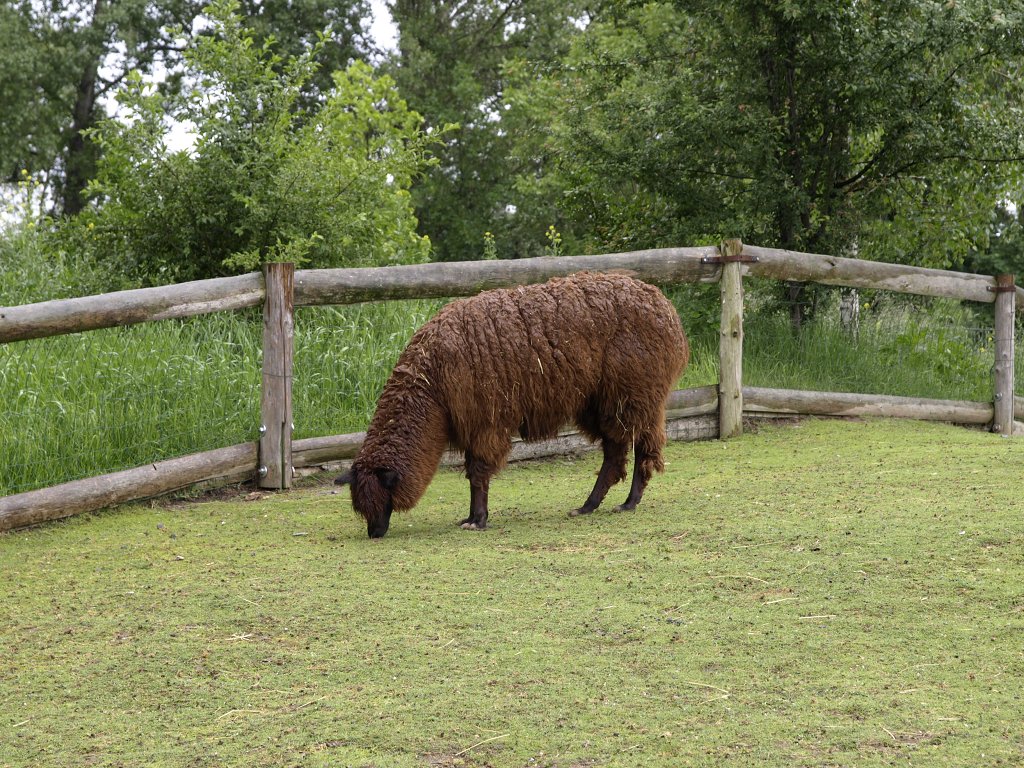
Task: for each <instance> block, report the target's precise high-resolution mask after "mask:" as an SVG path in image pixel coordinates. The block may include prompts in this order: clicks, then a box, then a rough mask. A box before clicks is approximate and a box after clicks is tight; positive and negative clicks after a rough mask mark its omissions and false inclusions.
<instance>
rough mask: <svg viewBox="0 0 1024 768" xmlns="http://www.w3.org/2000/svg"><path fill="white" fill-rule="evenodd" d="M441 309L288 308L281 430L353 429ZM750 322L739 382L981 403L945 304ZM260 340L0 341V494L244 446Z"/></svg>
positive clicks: (690, 378)
mask: <svg viewBox="0 0 1024 768" xmlns="http://www.w3.org/2000/svg"><path fill="white" fill-rule="evenodd" d="M0 272H2V270H0ZM26 295H27V294H26ZM7 298H8V297H7V296H2V297H0V304H4V303H17V302H9V301H7ZM32 298H38V292H37V293H36V295H34V296H32ZM442 304H443V302H441V301H408V302H388V303H384V304H367V305H357V306H352V307H320V308H302V309H300V310H299V311H298V313H297V317H296V329H295V371H294V376H295V378H294V386H293V395H294V407H293V412H294V421H295V427H296V430H295V436H296V437H297V438H302V437H312V436H318V435H327V434H338V433H344V432H352V431H358V430H361V429H364V428H365V427H366V424H367V422H368V420H369V418H370V415H371V414H372V412H373V408H374V405H375V403H376V400H377V397H378V395H379V393H380V391H381V388H382V387H383V385H384V382H385V380H386V378H387V376H388V374H389V372H390V370H391V368H392V366H393V364H394V362H395V360H396V359H397V357H398V355H399V353H400V351H401V350H402V349H403V348H404V346H405V344H406V343H407V342H408V339H409V337H410V336H411V335H412V333H413V331H414V330H415V329H416V328H417V327H419V326H420V325H422V324H423V323H424V322H425V321H426V320H427V319H428V318H429V317H430V316H431V315H433V313H434V312H436V311H437V309H438V308H439V307H440V306H442ZM682 309H683V311H685V308H682ZM748 314H749V316H748V320H747V323H746V340H745V355H744V382H745V383H746V384H749V385H754V386H766V387H784V388H797V389H817V390H828V391H850V392H868V393H886V394H899V395H908V396H920V397H939V398H953V399H972V400H988V399H990V398H991V366H992V349H991V331H990V330H988V329H985V328H980V329H978V328H974V329H973V330H972V328H971V325H972V324H974V325H976V324H977V321H976V320H975V319H974V318H973V316H970V315H968V314H967V313H966V312H961V311H960V310H959V309H957V307H956V305H948V306H946V305H938V304H931V305H921V304H914V303H913V302H911V303H906V302H904V303H893V304H891V305H887V306H884V307H882V308H881V309H878V308H876V307H871V308H868V309H866V310H865V311H864V312H863V313H862V316H861V323H860V329H859V332H858V333H857V334H856V335H854V334H850V333H848V332H846V331H844V330H843V329H842V328H841V327H840V326H839V323H838V320H834V319H832V318H833V315H834V313H829V312H822V313H820V315H819V318H818V319H817V320H816V321H815V322H813V323H811V324H809V325H808V326H806V327H805V328H804V329H803V330H802V331H801V332H800V333H794V332H793V331H792V329H791V328H790V326H789V324H788V321H787V320H786V319H785V318H783V317H780V316H776V315H773V314H771V313H770V312H758V311H756V309H755V310H754V311H750V312H749V313H748ZM261 335H262V330H261V323H260V315H259V312H258V311H248V312H240V313H230V314H220V315H215V316H209V317H202V318H194V319H191V320H187V321H165V322H160V323H152V324H145V325H140V326H132V327H128V328H114V329H107V330H103V331H94V332H91V333H85V334H76V335H72V336H65V337H58V338H53V339H40V340H35V341H29V342H18V343H13V344H6V345H0V434H2V435H3V439H2V440H0V495H6V494H10V493H16V492H20V491H25V490H31V489H33V488H39V487H44V486H47V485H53V484H55V483H59V482H63V481H67V480H71V479H75V478H80V477H88V476H91V475H95V474H100V473H104V472H111V471H116V470H118V469H123V468H128V467H134V466H142V465H145V464H147V463H150V462H154V461H158V460H160V459H164V458H170V457H173V456H179V455H184V454H188V453H192V452H196V451H202V450H208V449H212V448H217V447H221V446H226V445H231V444H234V443H239V442H245V441H248V440H254V439H256V438H257V435H258V427H259V419H260V415H259V399H260V397H259V388H260V365H261ZM717 343H718V342H717V334H711V333H708V332H707V330H706V329H705V330H704V332H700V331H698V334H697V336H696V337H694V338H692V339H691V345H692V361H691V365H690V368H689V369H688V370H687V372H686V373H685V374H684V375H683V377H682V378H681V380H680V382H679V386H681V387H690V386H701V385H707V384H713V383H715V382H716V381H717V378H718V352H717ZM1021 358H1024V355H1020V356H1018V359H1021ZM1018 376H1024V366H1020V370H1019V371H1018Z"/></svg>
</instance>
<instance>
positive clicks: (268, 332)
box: [0, 240, 1024, 530]
mask: <svg viewBox="0 0 1024 768" xmlns="http://www.w3.org/2000/svg"><path fill="white" fill-rule="evenodd" d="M580 270H591V271H599V272H611V271H615V272H624V273H628V274H631V275H634V276H636V277H638V278H640V279H642V280H646V281H648V282H651V283H655V284H659V285H668V284H672V283H680V282H703V283H715V282H717V283H719V285H720V289H721V297H722V315H721V333H720V346H719V355H720V359H719V363H720V376H719V384H718V386H710V387H700V388H696V389H690V390H681V391H678V392H674V393H673V394H672V396H671V399H670V402H669V418H670V423H669V425H668V426H669V433H670V436H671V437H680V436H689V437H715V436H718V437H721V438H728V437H732V436H735V435H738V434H740V433H741V432H742V429H743V416H744V414H748V415H784V414H793V415H828V416H870V415H876V416H893V417H901V418H912V419H925V420H936V421H949V422H955V423H962V424H975V425H988V426H990V427H991V429H992V430H993V431H995V432H999V433H1002V434H1004V435H1011V434H1013V433H1014V431H1015V428H1016V430H1017V431H1024V424H1021V423H1019V422H1016V421H1015V419H1022V418H1024V399H1022V398H1015V397H1014V394H1013V392H1014V389H1013V387H1014V381H1013V371H1014V367H1013V359H1014V345H1013V339H1014V316H1015V312H1016V311H1017V306H1018V302H1017V299H1018V298H1020V297H1021V296H1022V289H1021V288H1018V287H1016V286H1015V285H1014V280H1013V277H1012V276H1008V275H1004V276H1000V277H998V278H992V277H986V276H982V275H971V274H964V273H958V272H948V271H944V270H935V269H924V268H920V267H908V266H902V265H898V264H883V263H878V262H871V261H864V260H861V259H844V258H838V257H835V256H823V255H818V254H808V253H798V252H794V251H784V250H777V249H771V248H758V247H754V246H750V245H744V244H743V243H741V242H740V241H738V240H729V241H726V242H725V243H723V244H722V246H721V247H720V248H714V247H706V248H667V249H657V250H649V251H638V252H633V253H619V254H607V255H602V256H571V257H560V258H547V257H542V258H536V259H521V260H516V261H477V262H462V263H438V264H418V265H411V266H399V267H380V268H366V269H319V270H299V271H296V270H295V269H294V267H293V265H290V264H269V265H267V266H266V267H265V268H264V270H263V272H262V274H260V273H253V274H249V275H242V276H239V277H229V278H220V279H216V280H203V281H197V282H192V283H183V284H179V285H171V286H165V287H159V288H144V289H139V290H132V291H120V292H117V293H110V294H104V295H101V296H88V297H84V298H79V299H65V300H60V301H48V302H42V303H38V304H28V305H23V306H16V307H2V308H0V343H10V342H16V341H21V340H25V339H33V338H42V337H46V336H54V335H60V334H67V333H77V332H81V331H87V330H94V329H97V328H107V327H113V326H120V325H130V324H134V323H143V322H151V321H155V320H165V319H171V318H185V317H191V316H195V315H201V314H208V313H211V312H220V311H225V310H233V309H241V308H245V307H253V306H258V305H262V306H263V318H264V333H263V344H264V347H263V386H262V397H261V418H262V423H261V425H260V439H259V441H254V442H251V443H243V444H240V445H235V446H231V447H227V448H221V449H217V450H213V451H205V452H203V453H197V454H192V455H190V456H183V457H179V458H175V459H168V460H166V461H159V462H156V463H154V464H147V465H146V466H144V467H138V468H135V469H129V470H125V471H122V472H115V473H112V474H107V475H102V476H99V477H93V478H87V479H84V480H75V481H72V482H69V483H63V484H61V485H58V486H53V487H50V488H44V489H41V490H36V491H28V492H26V493H19V494H13V495H10V496H6V497H2V498H0V530H7V529H12V528H17V527H20V526H25V525H32V524H36V523H40V522H44V521H47V520H54V519H57V518H62V517H67V516H69V515H73V514H76V513H79V512H85V511H90V510H95V509H101V508H103V507H108V506H113V505H116V504H121V503H125V502H128V501H133V500H137V499H141V498H148V497H151V496H156V495H160V494H163V493H167V492H170V491H173V490H177V489H179V488H183V487H187V486H189V485H193V484H196V483H200V482H205V481H211V480H222V481H237V480H243V479H248V478H253V477H256V478H257V480H258V483H259V485H260V487H263V488H288V487H290V485H291V481H292V478H293V476H294V474H295V472H296V470H299V469H301V468H304V467H314V466H319V465H323V464H325V463H329V462H334V461H340V460H344V459H349V458H352V457H353V456H355V454H356V452H357V450H358V448H359V445H360V444H361V442H362V438H363V434H362V433H359V434H351V435H337V436H330V437H317V438H310V439H304V440H293V439H292V428H293V425H292V414H291V384H292V339H293V319H294V312H295V309H296V308H297V307H303V306H314V305H323V304H350V303H357V302H366V301H384V300H390V299H410V298H440V297H453V296H467V295H473V294H476V293H478V292H480V291H482V290H487V289H491V288H499V287H509V286H514V285H522V284H526V283H537V282H543V281H545V280H547V279H549V278H551V277H555V276H558V275H567V274H571V273H573V272H577V271H580ZM745 275H751V276H757V277H767V278H774V279H777V280H788V281H800V282H818V283H823V284H826V285H835V286H847V287H852V288H863V289H881V290H888V291H896V292H900V293H910V294H918V295H924V296H935V297H948V298H953V299H961V300H970V301H977V302H994V303H995V310H996V313H995V317H996V330H995V359H994V368H993V370H994V374H995V375H994V391H993V399H992V401H991V402H966V401H957V400H926V399H921V398H905V397H892V396H881V395H862V394H851V393H829V392H805V391H794V390H778V389H764V388H757V387H744V386H743V277H744V276H745ZM1021 306H1024V303H1022V304H1021ZM580 442H582V438H580V437H578V436H575V435H573V434H571V433H566V434H564V435H563V436H562V437H560V438H558V439H557V440H556V441H554V445H553V446H552V445H550V444H549V445H548V446H546V447H545V448H541V449H537V448H536V447H533V448H531V447H530V446H526V445H520V446H517V448H516V449H515V452H514V457H516V456H519V457H523V456H531V455H541V454H542V453H543V452H549V453H550V452H557V451H558V450H560V449H563V448H572V447H575V445H577V444H579V443H580ZM0 469H2V468H0Z"/></svg>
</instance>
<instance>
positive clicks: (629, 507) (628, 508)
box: [615, 504, 636, 512]
mask: <svg viewBox="0 0 1024 768" xmlns="http://www.w3.org/2000/svg"><path fill="white" fill-rule="evenodd" d="M634 509H636V504H619V505H618V506H617V507H615V511H616V512H632V511H633V510H634Z"/></svg>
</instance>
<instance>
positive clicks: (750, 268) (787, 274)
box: [0, 244, 1024, 343]
mask: <svg viewBox="0 0 1024 768" xmlns="http://www.w3.org/2000/svg"><path fill="white" fill-rule="evenodd" d="M717 254H718V250H717V249H716V248H713V247H699V248H659V249H653V250H646V251H634V252H629V253H611V254H602V255H592V256H560V257H557V258H552V257H546V256H542V257H538V258H532V259H513V260H504V261H466V262H436V263H431V264H410V265H404V266H395V267H369V268H359V269H305V270H298V271H297V272H296V273H295V304H296V306H313V305H320V304H354V303H359V302H366V301H383V300H389V299H416V298H448V297H453V296H469V295H473V294H476V293H479V292H480V291H483V290H489V289H492V288H502V287H511V286H515V285H523V284H527V283H538V282H543V281H545V280H548V279H550V278H551V277H555V276H560V275H568V274H572V273H573V272H579V271H582V270H590V271H597V272H622V273H626V274H631V275H634V276H636V277H638V278H640V279H643V280H646V281H648V282H651V283H655V284H659V285H668V284H672V283H679V282H704V283H713V282H717V281H718V279H719V278H720V277H721V272H722V266H721V263H719V261H718V259H717ZM741 257H742V258H745V259H756V261H751V262H749V263H746V264H744V270H745V272H746V274H749V275H751V276H756V277H768V278H774V279H778V280H791V281H814V282H820V283H824V284H826V285H839V286H848V287H855V288H865V289H878V290H889V291H897V292H901V293H917V294H921V295H925V296H939V297H948V298H955V299H965V300H970V301H979V302H986V303H989V302H992V301H994V299H995V293H994V292H993V291H992V290H991V289H993V288H994V287H995V279H994V278H992V277H987V276H984V275H971V274H966V273H961V272H948V271H944V270H937V269H925V268H922V267H908V266H904V265H901V264H885V263H881V262H873V261H865V260H863V259H846V258H840V257H837V256H826V255H821V254H813V253H799V252H797V251H785V250H779V249H774V248H760V247H758V246H753V245H746V244H744V245H743V250H742V254H741ZM1016 290H1017V294H1018V299H1019V300H1018V302H1017V308H1018V311H1020V310H1021V309H1022V308H1024V300H1020V299H1024V289H1022V288H1020V287H1018V288H1017V289H1016ZM265 296H266V291H265V288H264V281H263V276H262V274H260V273H258V272H253V273H250V274H247V275H238V276H235V277H222V278H215V279H212V280H198V281H194V282H190V283H180V284H177V285H167V286H160V287H155V288H139V289H135V290H130V291H116V292H114V293H106V294H100V295H97V296H85V297H82V298H75V299H58V300H54V301H44V302H40V303H36V304H24V305H20V306H12V307H0V343H5V342H12V341H23V340H26V339H33V338H42V337H46V336H56V335H60V334H66V333H79V332H82V331H91V330H97V329H100V328H111V327H115V326H121V325H133V324H136V323H144V322H150V321H155V320H170V319H180V318H186V317H192V316H195V315H202V314H207V313H211V312H220V311H226V310H235V309H244V308H247V307H255V306H259V305H260V304H262V303H263V301H264V298H265Z"/></svg>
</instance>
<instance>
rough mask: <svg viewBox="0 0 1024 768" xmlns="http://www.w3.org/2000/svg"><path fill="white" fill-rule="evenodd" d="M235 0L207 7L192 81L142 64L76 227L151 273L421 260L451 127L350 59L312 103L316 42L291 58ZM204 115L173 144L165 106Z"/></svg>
mask: <svg viewBox="0 0 1024 768" xmlns="http://www.w3.org/2000/svg"><path fill="white" fill-rule="evenodd" d="M236 10H237V3H236V2H234V0H218V1H217V2H215V3H214V4H213V5H211V6H209V7H208V8H207V9H206V13H207V15H208V16H209V17H210V18H211V20H212V22H213V28H212V30H210V31H209V32H207V33H205V34H202V35H199V36H197V37H196V38H194V40H193V41H192V42H190V43H189V46H188V49H187V51H186V56H185V59H186V67H187V72H186V78H187V81H189V82H191V83H193V87H192V88H185V89H183V90H182V92H181V94H180V95H173V96H168V97H165V96H163V95H161V94H160V93H158V92H156V91H155V90H154V89H152V88H151V87H149V86H147V85H146V84H145V83H144V82H143V80H142V78H141V76H140V75H138V74H137V73H136V74H133V75H132V76H131V77H129V79H128V80H127V82H126V84H125V86H124V88H123V89H122V90H121V91H120V92H119V93H118V95H117V101H118V103H119V104H120V106H121V107H122V109H123V110H124V112H125V113H126V115H127V116H128V119H126V120H120V119H116V118H111V119H108V120H105V121H103V122H102V123H101V124H100V125H99V127H98V128H97V129H96V130H95V131H94V132H93V138H94V139H95V141H96V142H97V143H98V144H99V145H100V147H101V148H102V150H103V157H102V159H101V161H100V164H99V168H98V174H97V178H96V179H95V180H94V181H93V182H92V183H91V184H90V186H89V189H88V190H87V193H88V194H89V196H90V198H91V202H92V204H91V205H90V206H89V207H88V208H87V209H86V210H85V211H84V212H83V213H82V214H81V215H79V216H78V217H76V218H75V219H73V220H71V221H69V222H67V223H66V224H65V225H64V226H63V227H62V228H61V229H62V239H63V240H64V242H65V243H66V244H67V247H68V248H69V249H74V248H78V249H83V250H85V251H88V252H90V253H93V254H96V255H97V258H99V259H101V260H104V261H106V262H108V263H111V264H112V266H114V267H115V268H116V269H117V270H118V271H120V272H122V273H126V274H129V275H132V276H133V277H135V278H136V279H137V280H138V282H141V283H155V282H169V281H176V280H188V279H198V278H204V277H213V276H218V275H224V274H230V273H233V272H239V271H247V270H251V269H254V268H256V267H258V265H259V264H260V263H262V262H265V261H276V260H290V261H296V262H306V263H308V264H310V265H313V266H320V267H323V266H363V265H370V264H388V263H398V262H415V261H422V260H424V259H426V258H427V256H428V254H429V248H430V244H429V242H428V241H427V240H426V239H425V238H422V237H420V236H418V235H417V234H416V220H415V218H414V216H413V214H412V208H411V206H410V203H409V192H408V189H409V186H410V184H411V183H412V180H413V179H414V178H415V176H416V175H417V174H418V173H420V172H421V171H422V170H423V169H424V168H425V167H426V166H427V165H428V164H429V162H430V160H429V149H430V146H431V144H432V143H434V142H436V141H437V140H438V138H437V136H436V135H435V136H430V135H427V134H425V133H423V132H422V131H421V130H420V126H421V123H422V119H421V118H420V116H419V115H418V114H417V113H415V112H413V111H412V110H410V109H409V108H408V107H407V105H406V103H405V102H404V101H403V100H402V99H401V98H400V97H399V96H398V94H397V92H396V90H395V87H394V83H393V82H392V81H391V80H390V79H389V78H387V77H380V78H376V77H374V76H373V74H372V71H371V69H370V68H369V66H368V65H366V64H364V63H362V62H356V63H354V64H352V65H351V66H350V67H349V68H348V69H347V70H346V71H344V72H338V73H335V75H334V82H335V88H334V90H333V91H332V92H331V93H329V94H328V95H327V97H326V101H325V102H324V103H323V104H322V105H319V106H314V107H313V108H312V109H311V110H308V111H304V110H302V109H301V108H300V99H299V97H300V93H301V89H302V87H303V85H305V84H306V83H307V82H308V81H309V79H310V77H311V76H312V74H313V72H314V71H315V64H314V63H313V56H314V54H315V51H309V52H307V53H306V54H305V55H303V56H300V57H289V58H286V59H283V58H281V57H279V56H278V55H277V54H275V53H274V51H273V41H272V40H271V41H268V42H267V43H266V44H264V45H262V46H256V45H255V44H254V42H253V38H252V36H251V35H250V34H249V33H248V32H247V31H246V29H245V28H244V27H243V25H242V20H241V18H240V17H239V15H238V14H237V12H236ZM168 116H169V117H170V118H171V119H172V120H174V121H176V122H178V123H179V124H183V125H191V126H194V134H195V146H194V148H193V149H191V150H186V151H177V152H172V151H170V150H169V149H168V147H167V139H168V132H169V129H168V125H167V122H166V117H168Z"/></svg>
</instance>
